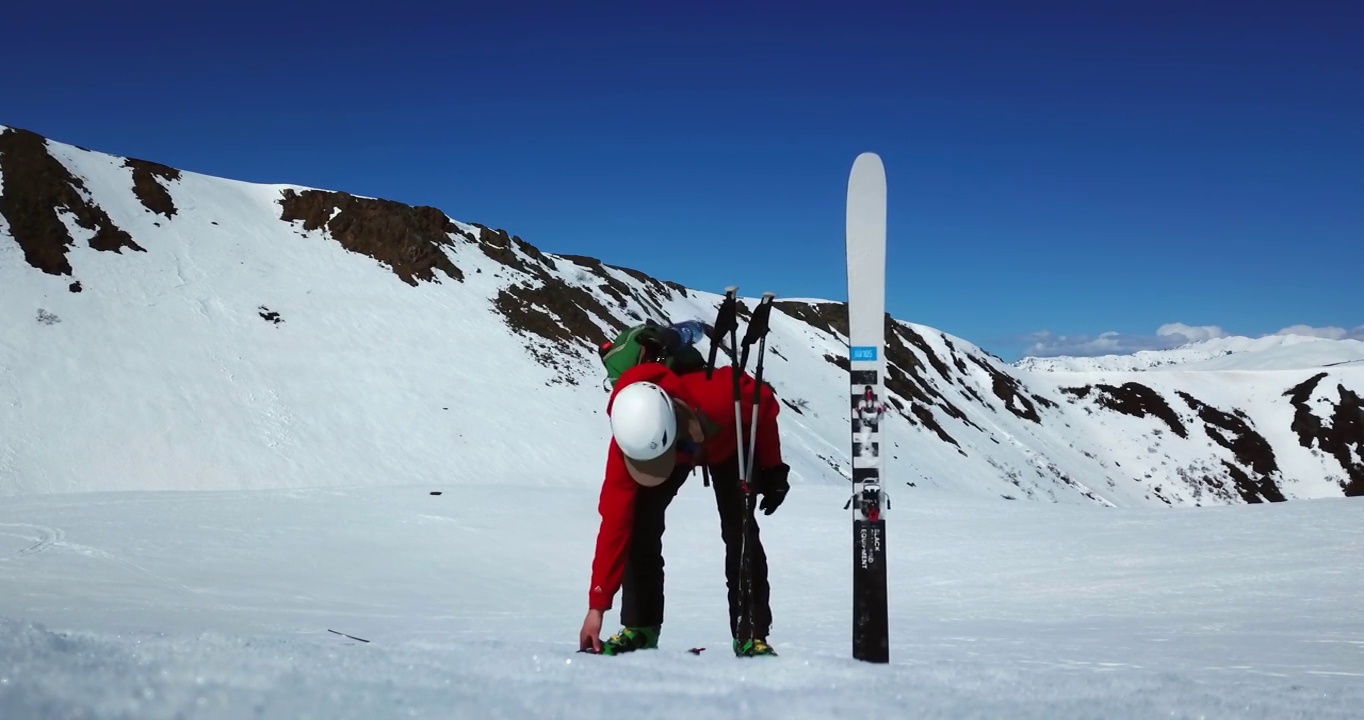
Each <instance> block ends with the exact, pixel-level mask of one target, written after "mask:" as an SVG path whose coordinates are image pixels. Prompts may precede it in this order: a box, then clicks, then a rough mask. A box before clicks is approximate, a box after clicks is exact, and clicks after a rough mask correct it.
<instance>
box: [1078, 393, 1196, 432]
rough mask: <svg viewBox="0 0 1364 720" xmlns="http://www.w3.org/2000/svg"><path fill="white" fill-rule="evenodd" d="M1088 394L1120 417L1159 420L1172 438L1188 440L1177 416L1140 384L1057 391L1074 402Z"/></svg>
mask: <svg viewBox="0 0 1364 720" xmlns="http://www.w3.org/2000/svg"><path fill="white" fill-rule="evenodd" d="M1091 391H1097V392H1096V393H1095V395H1096V402H1098V403H1099V405H1101V406H1103V407H1106V408H1108V409H1109V410H1116V411H1118V412H1120V413H1122V414H1124V415H1131V416H1132V417H1138V418H1140V417H1148V416H1149V417H1156V418H1159V419H1160V420H1163V421H1164V422H1165V424H1166V425H1168V426H1169V427H1170V430H1172V431H1173V432H1174V434H1176V435H1178V436H1180V437H1182V438H1187V437H1189V431H1188V429H1187V428H1185V427H1184V423H1183V422H1182V421H1181V420H1180V419H1179V415H1177V414H1175V411H1174V410H1173V409H1171V408H1170V405H1169V403H1167V402H1165V398H1163V397H1161V396H1160V393H1158V392H1156V391H1155V390H1152V389H1151V388H1149V387H1146V386H1145V385H1142V384H1141V383H1135V382H1126V383H1123V384H1122V386H1121V387H1114V386H1112V385H1106V384H1103V383H1099V384H1097V385H1086V386H1084V387H1071V388H1062V389H1061V392H1064V393H1066V394H1067V395H1072V396H1074V397H1077V398H1086V397H1088V396H1089V394H1090V392H1091Z"/></svg>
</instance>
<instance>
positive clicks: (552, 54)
mask: <svg viewBox="0 0 1364 720" xmlns="http://www.w3.org/2000/svg"><path fill="white" fill-rule="evenodd" d="M795 5H797V3H789V2H781V3H767V2H763V3H752V2H750V3H742V2H734V3H706V2H693V3H672V4H665V3H639V2H636V3H593V2H584V3H574V4H569V3H526V2H515V1H514V0H506V1H505V2H500V3H481V4H477V5H473V4H465V3H460V2H453V3H448V4H444V5H442V4H436V3H431V4H429V5H427V4H417V3H405V2H387V3H383V4H379V5H362V4H352V3H348V2H345V1H339V2H331V3H326V4H315V5H310V4H305V3H294V4H289V3H272V4H263V3H256V2H254V1H251V2H240V3H231V4H225V5H223V4H219V5H209V4H202V5H196V4H193V3H184V2H179V3H130V4H128V5H123V4H111V3H99V4H96V3H89V4H88V7H82V6H81V5H80V4H77V5H74V6H72V5H52V4H45V3H22V4H19V5H16V6H15V7H10V8H7V9H6V11H5V19H4V22H3V24H0V67H3V68H4V69H5V74H4V81H3V85H0V87H3V92H0V124H7V125H13V126H18V127H25V128H28V129H31V130H34V131H36V132H40V133H42V134H45V135H48V136H50V137H53V138H55V139H57V140H61V141H65V142H72V143H76V144H80V145H83V146H86V147H91V148H93V149H98V150H104V151H107V152H113V153H117V154H121V155H132V156H137V157H143V158H147V159H152V160H157V161H160V162H164V163H167V164H170V165H174V166H177V167H181V168H184V169H187V170H193V171H198V172H204V173H209V174H214V175H221V176H226V177H231V178H236V179H242V180H251V181H261V182H290V183H298V184H303V185H311V186H316V187H324V188H330V189H341V190H348V191H351V192H355V193H358V194H363V195H375V196H380V197H386V198H391V199H395V200H400V201H403V202H408V203H412V204H428V205H434V206H436V207H439V208H441V209H442V210H445V211H446V212H447V213H449V214H450V215H452V216H453V217H456V218H458V219H461V220H466V221H474V222H481V223H484V224H488V225H493V226H497V227H504V228H507V229H508V230H509V231H511V232H513V233H514V234H518V235H520V236H521V237H523V238H524V239H526V240H527V241H529V242H531V243H534V244H535V245H537V246H539V247H540V248H542V249H544V250H548V251H551V252H561V253H573V254H583V255H592V256H596V257H600V258H602V259H603V260H605V261H607V262H610V263H613V264H619V265H625V266H630V267H635V268H639V269H641V270H644V271H645V272H648V273H650V274H653V275H656V276H659V277H661V278H664V279H671V280H676V281H678V282H681V283H683V284H686V285H689V286H693V287H698V288H703V289H707V290H713V291H720V290H722V289H723V287H724V286H725V285H729V284H739V285H741V286H742V289H743V290H744V291H745V292H748V293H751V294H754V295H756V294H757V293H759V292H761V291H763V290H768V289H771V290H774V291H776V292H778V293H779V294H780V295H783V296H788V297H790V296H802V297H808V296H817V297H826V298H833V299H842V298H844V297H846V287H845V280H844V274H843V255H842V253H843V221H844V218H843V201H844V192H845V188H846V182H847V172H848V169H849V167H850V166H851V163H852V160H853V158H854V157H855V156H856V155H857V153H859V152H862V151H864V150H872V151H875V152H878V153H880V154H881V156H882V158H883V159H884V161H885V164H886V167H887V174H888V178H889V187H890V197H889V232H888V235H889V242H890V247H889V250H888V255H889V270H888V274H889V278H888V285H889V288H888V297H887V308H888V310H889V311H890V312H891V313H892V314H894V315H895V316H897V317H899V318H902V319H906V320H911V321H914V322H921V323H925V324H928V325H932V326H934V327H937V328H940V329H942V330H945V331H947V332H950V333H953V334H955V335H959V336H961V337H964V338H966V339H967V340H969V341H972V342H975V343H977V344H979V345H981V346H983V347H984V348H986V349H987V350H990V351H992V352H994V353H996V354H999V355H1001V356H1002V357H1005V358H1006V359H1013V358H1015V357H1017V356H1018V355H1019V354H1020V353H1022V352H1024V351H1025V350H1027V349H1028V348H1029V346H1030V344H1031V343H1039V342H1040V343H1041V344H1040V345H1038V346H1035V347H1033V348H1032V349H1033V350H1034V351H1036V352H1039V353H1050V352H1061V351H1073V352H1097V351H1099V350H1100V349H1113V348H1117V349H1119V350H1124V351H1126V350H1133V349H1138V348H1142V347H1152V346H1160V345H1165V344H1170V343H1172V342H1175V341H1178V340H1179V339H1180V338H1181V337H1183V336H1179V337H1175V338H1173V340H1172V338H1171V336H1170V335H1169V333H1170V331H1169V330H1168V329H1167V331H1166V334H1165V335H1161V334H1158V332H1157V330H1158V328H1160V327H1161V326H1166V325H1169V324H1173V323H1182V324H1185V325H1188V326H1192V327H1195V328H1209V327H1211V328H1213V329H1204V330H1192V331H1189V333H1188V334H1192V335H1198V334H1217V333H1232V334H1244V335H1251V336H1256V335H1261V334H1266V333H1272V332H1275V331H1278V330H1280V329H1281V328H1284V327H1287V326H1291V325H1306V326H1310V327H1313V328H1339V329H1340V330H1339V331H1332V330H1324V331H1323V332H1326V333H1335V334H1340V333H1345V334H1353V335H1355V336H1361V337H1364V311H1362V310H1361V308H1362V307H1364V302H1362V301H1364V290H1361V289H1360V286H1359V278H1360V275H1361V268H1364V91H1361V88H1364V10H1360V9H1355V8H1353V7H1351V6H1352V4H1351V3H1344V2H1336V3H1316V2H1311V1H1303V2H1291V3H1290V2H1281V3H1264V2H1240V3H1231V2H1227V3H1202V2H1142V3H1130V2H1047V3H1040V4H1039V3H1030V4H1029V5H1032V6H1034V7H1037V8H1044V9H1042V10H1036V9H1035V10H1032V11H1023V10H1021V8H1022V7H1023V5H1024V4H1023V3H1013V2H1009V3H996V4H991V3H975V2H950V3H892V2H883V3H867V2H858V1H850V2H834V3H802V4H800V5H802V8H801V9H793V7H792V6H795ZM1101 333H1112V334H1110V335H1108V336H1106V338H1107V339H1106V340H1102V339H1100V340H1098V341H1097V342H1096V339H1097V338H1098V336H1100V334H1101Z"/></svg>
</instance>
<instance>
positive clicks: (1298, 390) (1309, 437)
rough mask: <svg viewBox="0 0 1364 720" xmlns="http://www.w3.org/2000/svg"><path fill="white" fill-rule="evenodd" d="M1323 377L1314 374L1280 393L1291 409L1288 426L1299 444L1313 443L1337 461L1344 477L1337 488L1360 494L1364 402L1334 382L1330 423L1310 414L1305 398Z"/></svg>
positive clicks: (1363, 490) (1362, 486) (1350, 494)
mask: <svg viewBox="0 0 1364 720" xmlns="http://www.w3.org/2000/svg"><path fill="white" fill-rule="evenodd" d="M1326 376H1327V373H1324V372H1323V373H1318V374H1316V375H1314V376H1312V377H1310V378H1308V379H1307V380H1304V381H1303V382H1301V383H1299V384H1298V385H1296V386H1294V387H1292V388H1290V389H1288V390H1287V391H1286V392H1284V396H1286V397H1288V398H1290V402H1291V403H1292V404H1293V407H1294V410H1295V412H1294V414H1293V424H1292V426H1291V427H1292V429H1293V431H1294V432H1295V433H1297V434H1298V442H1299V443H1300V444H1301V445H1302V446H1303V447H1305V448H1310V447H1312V446H1313V445H1314V444H1315V445H1316V446H1317V447H1318V448H1320V449H1321V450H1322V451H1323V452H1327V453H1330V454H1331V456H1332V457H1334V458H1335V459H1336V460H1337V461H1339V462H1340V465H1341V467H1343V468H1344V469H1345V473H1346V475H1347V476H1348V479H1347V480H1343V481H1341V484H1340V485H1341V488H1340V489H1341V490H1342V491H1344V493H1345V495H1346V496H1347V497H1359V496H1364V403H1361V401H1360V396H1359V395H1357V394H1355V393H1354V392H1352V391H1351V390H1350V389H1349V388H1346V387H1345V386H1344V385H1339V384H1337V385H1336V391H1337V392H1338V393H1339V395H1340V401H1339V402H1338V403H1336V407H1335V410H1334V411H1333V412H1332V413H1331V418H1330V422H1329V423H1327V422H1324V421H1323V420H1322V418H1319V417H1317V416H1316V415H1314V414H1313V413H1312V408H1311V406H1309V405H1308V404H1307V401H1308V399H1310V398H1311V397H1312V393H1313V392H1314V391H1315V390H1316V389H1317V385H1318V384H1320V383H1321V381H1322V379H1323V378H1325V377H1326Z"/></svg>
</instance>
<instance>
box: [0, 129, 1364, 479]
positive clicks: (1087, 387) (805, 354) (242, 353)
mask: <svg viewBox="0 0 1364 720" xmlns="http://www.w3.org/2000/svg"><path fill="white" fill-rule="evenodd" d="M0 182H3V183H4V184H3V194H0V218H3V219H4V223H5V225H4V226H3V228H0V407H3V408H5V409H6V412H4V413H3V414H0V496H7V497H17V496H25V495H31V494H44V493H70V492H89V491H114V490H227V489H266V488H302V487H350V486H366V485H381V486H382V485H405V484H411V483H435V482H440V483H443V484H451V483H466V484H467V483H478V482H485V481H499V482H511V481H515V482H526V483H532V484H538V485H543V486H546V487H563V488H574V489H578V490H580V491H583V492H587V493H591V492H595V489H596V488H597V486H598V484H599V482H600V474H601V468H602V464H603V460H604V457H603V456H604V453H605V448H606V444H607V432H608V430H607V424H606V422H605V418H604V416H603V415H602V413H603V411H604V408H603V406H604V400H605V392H604V389H603V388H602V387H601V380H602V373H601V368H600V363H599V361H598V359H597V356H596V352H595V348H596V346H597V345H598V344H599V343H600V342H602V341H604V340H606V339H607V338H609V337H611V336H612V335H613V334H614V333H615V332H616V331H617V330H619V329H620V328H623V327H625V325H626V324H627V323H633V322H638V321H640V320H642V319H644V318H646V317H652V318H655V319H659V320H666V319H684V318H700V319H703V320H709V319H711V318H712V317H713V315H714V311H715V308H716V306H717V304H718V301H719V299H720V295H719V294H718V293H717V292H708V291H702V290H695V289H688V288H683V287H681V286H679V285H676V284H673V283H667V282H661V281H659V280H657V279H654V278H651V277H649V276H647V275H644V274H643V273H640V272H637V271H633V270H629V269H625V268H618V267H614V266H610V265H606V264H603V263H602V262H601V261H599V260H596V259H593V258H583V257H577V256H569V255H560V254H549V253H543V252H541V251H540V250H538V249H537V248H535V247H534V246H532V245H530V244H529V243H526V242H524V241H523V240H521V239H520V238H519V237H515V236H511V235H509V234H508V233H506V232H505V231H501V230H494V229H491V228H486V227H483V226H481V225H476V224H471V223H466V222H460V221H455V220H452V219H450V218H448V217H447V216H446V215H445V214H444V213H443V212H441V211H439V210H436V209H434V208H413V207H409V206H406V205H402V204H401V203H396V202H392V201H387V200H381V199H373V198H360V197H356V196H352V195H348V194H345V193H336V192H327V191H318V190H312V189H308V188H301V187H297V186H292V185H259V184H250V183H242V182H236V181H232V180H225V179H221V178H216V177H211V176H206V175H201V174H195V173H189V172H181V171H177V170H174V169H172V168H166V167H164V166H158V165H155V164H154V163H148V162H146V161H141V160H132V159H126V158H121V157H116V156H112V155H108V154H104V153H99V152H92V151H87V150H82V149H80V148H77V147H74V146H72V145H68V144H63V143H58V142H54V141H51V140H47V139H44V138H41V137H40V136H37V135H34V134H31V133H25V132H21V131H17V130H12V129H9V130H6V129H0ZM892 241H893V240H892ZM765 289H766V288H745V294H746V295H749V296H756V295H758V293H759V292H760V291H761V290H765ZM717 290H718V289H717ZM776 290H780V288H776ZM888 342H889V347H888V352H887V357H888V359H889V361H890V363H891V371H890V381H889V384H888V390H889V393H890V394H889V398H888V399H889V401H890V403H891V405H892V407H893V411H892V412H891V413H890V414H889V416H888V418H887V428H886V434H887V438H888V445H889V457H888V458H887V462H888V475H887V477H888V482H889V483H890V484H891V488H890V489H891V497H892V503H895V502H897V501H901V502H909V501H912V497H913V495H914V493H918V492H921V491H925V490H933V489H939V490H945V491H950V492H953V493H957V494H960V495H963V496H974V497H991V498H1000V497H1008V498H1011V499H1020V500H1028V499H1032V500H1043V501H1047V502H1063V503H1084V504H1091V503H1092V504H1099V505H1118V506H1136V505H1145V504H1152V503H1154V504H1166V503H1168V504H1173V505H1192V504H1204V505H1208V504H1226V503H1243V502H1263V501H1267V500H1278V499H1293V498H1317V497H1339V496H1340V495H1342V494H1355V493H1364V423H1361V422H1358V418H1359V417H1364V412H1362V411H1360V410H1359V407H1360V405H1359V394H1360V393H1364V364H1345V365H1338V366H1333V367H1329V368H1319V367H1316V366H1315V364H1314V362H1292V360H1293V357H1305V356H1293V357H1288V358H1281V359H1279V360H1276V361H1275V362H1274V363H1271V366H1272V369H1270V370H1264V371H1255V372H1248V371H1244V370H1242V369H1240V368H1237V369H1235V370H1231V369H1217V370H1207V369H1203V370H1198V371H1192V370H1183V369H1181V370H1180V371H1179V372H1171V373H1163V374H1160V375H1159V376H1157V374H1155V373H1141V374H1135V375H1134V374H1123V373H1121V372H1117V371H1111V370H1107V369H1091V370H1088V371H1086V372H1080V373H1057V372H1029V371H1025V370H1021V369H1018V368H1013V367H1010V366H1009V365H1008V364H1006V363H1003V362H1002V361H1000V360H999V359H998V358H995V357H993V356H991V355H989V354H988V353H986V352H984V351H982V350H980V349H979V348H977V347H975V346H974V345H972V344H971V343H969V342H968V341H966V340H964V339H962V338H959V337H955V336H953V335H950V334H948V333H944V332H941V331H939V330H937V329H934V328H930V327H926V326H923V325H920V324H916V323H912V322H906V321H903V320H897V321H895V322H894V323H893V325H892V329H891V333H890V335H889V336H888ZM1325 342H1335V344H1332V345H1326V344H1325ZM846 345H847V342H846V309H845V308H844V306H843V305H842V304H840V303H835V302H829V301H821V300H818V299H809V298H801V299H794V300H787V299H779V301H778V304H777V305H776V310H775V311H774V313H773V318H772V337H771V340H770V345H769V348H770V354H769V357H768V359H767V363H766V367H767V377H768V378H769V379H770V380H771V382H772V383H773V385H774V386H775V388H776V389H777V391H778V394H779V396H780V397H781V398H782V400H783V403H784V404H783V407H782V414H781V420H782V423H783V427H782V437H783V441H784V443H785V451H786V457H787V460H788V462H789V463H790V464H791V466H792V469H793V472H792V478H793V483H795V484H796V485H797V486H801V487H804V486H821V485H828V486H835V487H846V485H845V483H846V482H847V480H846V478H847V477H848V466H849V458H848V446H849V438H848V413H849V403H848V398H847V397H846V394H845V393H844V392H843V391H842V390H839V388H843V387H846V368H845V367H844V365H845V364H846V359H845V358H846ZM1307 347H1312V348H1317V347H1321V348H1341V349H1348V348H1352V347H1353V346H1352V345H1350V344H1348V342H1347V341H1323V342H1321V343H1313V344H1310V345H1309V344H1307V343H1300V344H1298V345H1294V346H1292V347H1287V346H1284V347H1281V348H1279V349H1280V350H1282V351H1284V352H1290V351H1293V350H1294V348H1307ZM1343 351H1344V350H1342V352H1343ZM1333 352H1334V351H1333ZM1290 355H1291V352H1290ZM1314 357H1315V356H1314ZM1210 362H1211V361H1210ZM840 363H842V364H840ZM1289 367H1291V368H1293V369H1284V368H1289ZM1319 372H1324V373H1325V375H1324V376H1321V377H1317V375H1318V373H1319ZM1110 383H1112V384H1111V385H1110V386H1109V387H1101V385H1106V384H1110ZM1305 384H1311V387H1306V388H1305V390H1304V392H1308V393H1309V394H1311V395H1312V397H1313V400H1312V402H1304V403H1299V404H1295V403H1294V402H1293V397H1294V395H1293V392H1294V389H1295V388H1300V387H1305Z"/></svg>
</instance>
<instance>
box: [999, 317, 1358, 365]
mask: <svg viewBox="0 0 1364 720" xmlns="http://www.w3.org/2000/svg"><path fill="white" fill-rule="evenodd" d="M1269 335H1309V336H1312V337H1320V338H1329V339H1332V340H1344V339H1353V340H1364V325H1360V326H1358V327H1356V328H1354V329H1352V330H1346V329H1344V328H1339V327H1313V326H1311V325H1293V326H1291V327H1286V328H1284V329H1282V330H1280V331H1278V332H1275V333H1269ZM1230 336H1231V335H1230V333H1228V332H1227V331H1226V330H1224V329H1222V328H1221V327H1220V326H1217V325H1185V324H1184V323H1166V324H1164V325H1161V326H1160V327H1159V328H1156V332H1155V334H1154V335H1126V334H1123V333H1119V332H1114V331H1111V330H1110V331H1109V332H1105V333H1100V334H1098V335H1056V334H1054V333H1052V332H1051V331H1049V330H1040V331H1038V332H1035V333H1032V334H1030V335H1026V336H1024V337H1023V338H1020V339H1021V340H1022V341H1024V342H1027V343H1029V346H1028V348H1027V349H1026V350H1025V351H1024V352H1023V354H1024V355H1031V356H1033V357H1055V356H1058V355H1070V356H1074V357H1093V356H1096V355H1130V354H1132V353H1135V352H1140V351H1142V350H1169V349H1172V348H1177V347H1180V346H1182V345H1188V344H1190V343H1197V342H1204V341H1207V340H1215V339H1217V338H1224V337H1230ZM1261 337H1267V336H1261Z"/></svg>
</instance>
